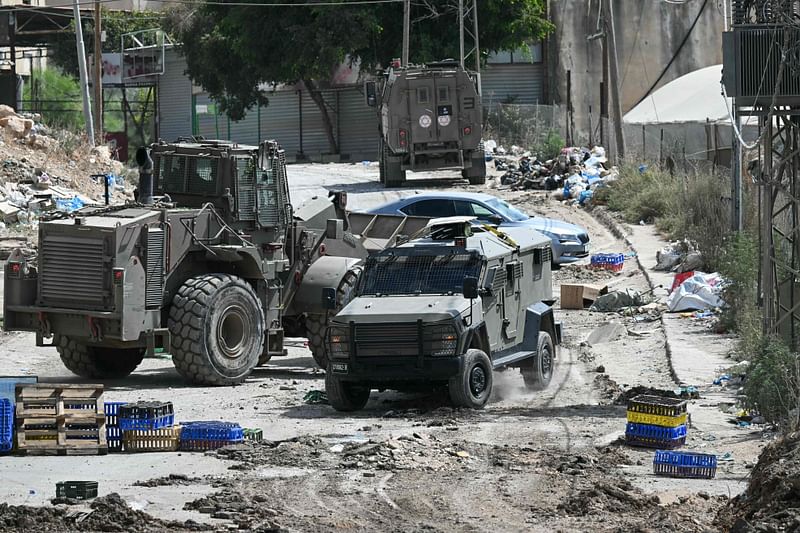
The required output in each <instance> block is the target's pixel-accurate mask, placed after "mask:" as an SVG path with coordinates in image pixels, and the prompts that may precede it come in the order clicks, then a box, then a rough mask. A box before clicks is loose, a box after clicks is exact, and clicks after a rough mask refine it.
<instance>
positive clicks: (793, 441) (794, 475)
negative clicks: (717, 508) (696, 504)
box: [717, 432, 800, 533]
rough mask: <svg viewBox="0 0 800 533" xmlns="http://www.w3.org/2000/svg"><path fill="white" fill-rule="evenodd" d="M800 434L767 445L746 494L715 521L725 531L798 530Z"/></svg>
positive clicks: (724, 510) (740, 496)
mask: <svg viewBox="0 0 800 533" xmlns="http://www.w3.org/2000/svg"><path fill="white" fill-rule="evenodd" d="M799 479H800V433H798V432H795V433H791V434H789V435H787V436H785V437H784V438H782V439H780V440H778V441H775V442H773V443H771V444H769V445H768V446H767V447H766V448H764V451H763V452H761V456H760V457H759V458H758V463H757V464H756V466H755V468H753V471H752V473H751V474H750V482H749V484H748V487H747V491H746V492H745V493H744V494H741V495H739V496H737V497H736V498H734V499H733V500H731V501H730V503H729V504H728V506H727V507H726V508H724V509H723V510H722V511H721V512H720V514H719V516H718V517H717V525H718V526H720V528H722V529H724V530H728V531H736V532H740V533H745V532H750V531H753V532H755V531H797V530H798V529H800V490H798V480H799Z"/></svg>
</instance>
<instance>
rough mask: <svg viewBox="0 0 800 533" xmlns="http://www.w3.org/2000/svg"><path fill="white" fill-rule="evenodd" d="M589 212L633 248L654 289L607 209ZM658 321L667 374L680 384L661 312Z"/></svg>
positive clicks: (623, 233)
mask: <svg viewBox="0 0 800 533" xmlns="http://www.w3.org/2000/svg"><path fill="white" fill-rule="evenodd" d="M589 214H590V215H592V218H594V219H595V220H597V221H598V222H600V224H602V225H603V226H605V228H606V229H607V230H608V231H610V232H611V234H612V235H614V237H616V238H617V239H620V240H622V241H623V242H625V244H626V245H628V247H629V248H630V249H631V250H633V251H634V252H635V253H636V255H635V256H634V257H635V258H636V265H637V266H638V267H639V270H640V271H641V272H642V274H644V279H646V280H647V284H648V285H649V286H650V290H652V291H654V290H655V289H656V285H654V284H653V280H652V279H651V278H650V274H649V273H648V272H647V269H646V268H645V267H644V265H643V264H642V261H641V260H640V259H639V252H638V251H637V250H636V246H635V245H634V244H633V241H631V239H630V238H629V237H628V235H627V234H626V233H625V231H624V230H623V229H622V226H621V225H620V224H619V222H617V221H616V220H615V219H614V217H612V216H611V215H609V214H608V210H607V209H606V208H598V207H595V208H594V209H592V210H591V211H589ZM659 322H660V323H661V331H662V332H663V333H664V353H665V354H666V356H667V366H668V367H669V375H670V377H671V378H672V381H673V382H674V383H675V384H676V385H680V384H681V380H680V379H678V374H677V373H676V372H675V367H674V366H673V365H672V345H671V344H670V342H669V335H667V327H666V324H665V323H664V313H661V318H659Z"/></svg>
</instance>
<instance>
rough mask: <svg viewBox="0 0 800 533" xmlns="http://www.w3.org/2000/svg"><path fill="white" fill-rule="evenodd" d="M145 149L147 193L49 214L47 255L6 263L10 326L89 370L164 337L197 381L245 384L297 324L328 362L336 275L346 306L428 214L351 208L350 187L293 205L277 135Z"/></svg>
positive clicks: (42, 239) (132, 363)
mask: <svg viewBox="0 0 800 533" xmlns="http://www.w3.org/2000/svg"><path fill="white" fill-rule="evenodd" d="M151 156H152V157H151ZM137 159H138V161H139V164H140V172H141V182H140V186H139V190H138V193H139V194H138V200H139V203H138V204H134V205H125V206H114V207H88V208H85V209H81V210H79V211H77V212H75V213H74V214H72V215H71V216H64V217H62V218H61V219H56V220H50V221H43V222H42V223H41V224H40V225H39V250H38V257H37V258H34V259H26V258H25V257H24V256H23V255H22V254H21V253H19V252H14V253H13V254H12V256H11V257H10V258H9V260H8V263H7V265H6V270H5V301H4V311H5V321H4V328H5V330H6V331H33V332H35V333H36V342H37V345H39V346H45V345H53V346H55V347H56V348H57V349H58V352H59V354H60V355H61V359H62V361H63V362H64V365H65V366H66V367H67V368H68V369H69V370H71V371H72V372H74V373H75V374H78V375H80V376H84V377H87V378H120V377H124V376H126V375H128V374H129V373H131V372H132V371H133V370H134V369H135V368H136V367H137V366H138V365H139V363H140V362H141V361H142V358H143V356H144V355H145V353H146V352H151V353H152V352H154V351H155V349H156V348H164V349H165V350H166V351H168V352H169V353H170V354H171V355H172V359H173V362H174V364H175V367H176V368H177V370H178V372H179V373H180V374H181V375H182V376H183V377H184V378H185V379H186V380H188V381H189V382H192V383H198V384H208V385H227V384H235V383H239V382H241V381H243V380H244V379H245V378H246V377H247V376H248V375H249V374H250V372H251V371H252V369H253V367H255V366H256V365H257V364H258V363H259V362H260V363H264V362H266V361H267V360H268V359H269V358H270V357H272V356H276V355H283V353H284V350H283V339H284V335H285V334H288V335H290V336H308V337H309V339H310V344H311V348H312V350H313V352H314V355H315V359H317V361H318V362H319V363H320V364H321V365H322V366H323V367H324V366H325V365H326V364H327V363H326V361H325V360H324V353H325V351H324V348H323V346H322V344H323V337H322V334H323V331H324V327H325V324H326V323H327V317H328V314H329V311H328V309H326V308H325V307H323V304H322V290H323V288H325V287H329V286H334V287H336V288H337V289H338V291H339V293H338V295H334V300H335V301H334V302H332V303H328V305H327V307H328V308H333V309H335V308H336V307H337V306H341V305H342V304H343V303H344V301H345V300H346V298H348V295H349V293H350V290H349V288H350V285H351V284H352V280H353V279H354V278H353V273H352V272H350V270H351V267H352V266H353V265H354V264H356V263H358V262H359V261H360V260H361V259H363V258H364V257H366V256H367V255H368V254H369V253H370V252H371V251H376V250H379V249H380V248H382V246H383V245H388V244H391V243H392V238H393V236H394V235H396V234H398V233H399V232H401V231H405V232H412V231H416V230H417V229H419V228H420V227H424V225H425V222H424V221H416V222H415V221H414V220H412V219H410V218H406V219H403V217H387V216H380V217H374V216H371V215H355V214H353V215H348V214H347V213H346V211H345V208H346V199H347V197H346V195H345V194H334V195H333V196H331V197H327V198H314V199H312V200H311V201H310V202H308V203H307V204H305V205H304V206H301V207H300V208H299V209H297V210H296V211H295V210H293V209H292V205H291V203H290V199H289V186H288V181H287V176H286V162H285V156H284V152H283V150H282V149H281V148H280V146H279V145H278V143H276V142H275V141H265V142H263V143H262V144H261V145H260V146H259V147H255V146H244V145H238V144H235V143H231V142H226V141H205V140H198V139H187V140H185V141H184V142H177V143H157V144H155V145H153V146H152V147H151V148H150V150H146V149H140V150H139V151H138V152H137ZM153 189H155V198H153ZM415 224H416V226H415ZM404 228H405V229H404ZM348 272H350V274H348ZM46 339H52V342H51V343H49V344H45V340H46Z"/></svg>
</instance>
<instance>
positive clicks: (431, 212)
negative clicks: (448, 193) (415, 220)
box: [400, 198, 456, 218]
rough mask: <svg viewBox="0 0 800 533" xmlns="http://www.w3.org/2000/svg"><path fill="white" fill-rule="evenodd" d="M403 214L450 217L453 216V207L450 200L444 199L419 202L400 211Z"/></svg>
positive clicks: (454, 212)
mask: <svg viewBox="0 0 800 533" xmlns="http://www.w3.org/2000/svg"><path fill="white" fill-rule="evenodd" d="M400 211H402V212H403V213H405V214H407V215H411V216H417V217H436V218H440V217H452V216H455V214H456V211H455V206H453V201H452V200H446V199H444V198H442V199H439V200H420V201H418V202H414V203H412V204H408V205H407V206H405V207H403V208H402V209H400Z"/></svg>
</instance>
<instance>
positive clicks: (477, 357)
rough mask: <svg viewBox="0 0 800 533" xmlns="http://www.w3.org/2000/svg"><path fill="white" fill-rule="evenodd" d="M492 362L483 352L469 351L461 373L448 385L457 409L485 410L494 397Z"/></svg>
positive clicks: (451, 379)
mask: <svg viewBox="0 0 800 533" xmlns="http://www.w3.org/2000/svg"><path fill="white" fill-rule="evenodd" d="M492 381H493V376H492V361H491V359H489V356H488V355H486V353H485V352H483V351H481V350H475V349H472V350H467V353H466V354H464V364H463V366H462V369H461V372H459V373H458V374H457V375H455V376H453V377H452V378H450V381H449V383H448V385H447V389H448V392H449V393H450V400H451V401H452V402H453V405H455V406H456V407H469V408H471V409H483V407H484V406H486V403H487V402H488V401H489V396H491V395H492Z"/></svg>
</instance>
